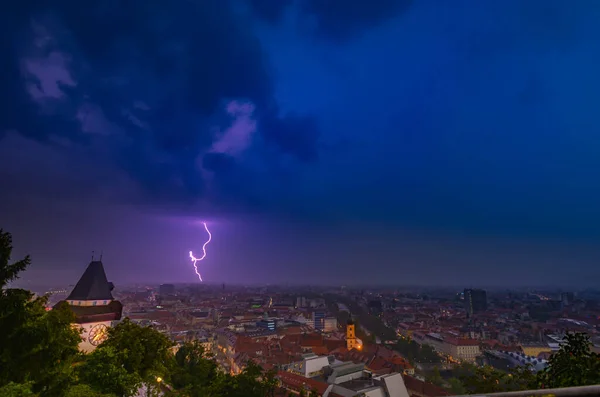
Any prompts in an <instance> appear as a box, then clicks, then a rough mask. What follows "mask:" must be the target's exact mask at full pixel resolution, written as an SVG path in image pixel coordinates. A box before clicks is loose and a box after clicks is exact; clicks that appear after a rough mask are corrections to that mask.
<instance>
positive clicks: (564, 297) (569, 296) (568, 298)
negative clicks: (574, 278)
mask: <svg viewBox="0 0 600 397" xmlns="http://www.w3.org/2000/svg"><path fill="white" fill-rule="evenodd" d="M560 300H561V302H562V305H563V306H569V305H570V304H572V303H573V301H574V300H575V294H574V293H572V292H563V293H562V294H560Z"/></svg>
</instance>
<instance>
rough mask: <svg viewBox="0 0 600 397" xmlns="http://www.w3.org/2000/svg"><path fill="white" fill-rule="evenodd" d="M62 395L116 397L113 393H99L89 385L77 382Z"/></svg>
mask: <svg viewBox="0 0 600 397" xmlns="http://www.w3.org/2000/svg"><path fill="white" fill-rule="evenodd" d="M64 397H116V396H115V395H114V394H104V393H99V392H97V391H95V390H94V389H92V387H90V386H89V385H84V384H79V385H75V386H73V387H71V388H70V389H69V390H68V391H67V392H66V394H65V396H64Z"/></svg>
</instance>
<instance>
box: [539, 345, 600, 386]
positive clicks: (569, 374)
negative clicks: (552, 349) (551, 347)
mask: <svg viewBox="0 0 600 397" xmlns="http://www.w3.org/2000/svg"><path fill="white" fill-rule="evenodd" d="M565 339H566V343H565V344H563V345H562V346H561V347H560V350H559V351H558V352H556V353H555V354H553V355H552V356H550V359H549V360H548V367H547V368H546V369H545V370H544V371H540V372H539V373H538V376H537V382H538V384H539V386H540V387H544V388H553V387H572V386H585V385H596V384H600V355H598V354H596V353H593V352H592V351H591V346H592V344H591V342H590V338H589V337H588V336H587V335H586V334H582V333H572V334H567V335H566V337H565Z"/></svg>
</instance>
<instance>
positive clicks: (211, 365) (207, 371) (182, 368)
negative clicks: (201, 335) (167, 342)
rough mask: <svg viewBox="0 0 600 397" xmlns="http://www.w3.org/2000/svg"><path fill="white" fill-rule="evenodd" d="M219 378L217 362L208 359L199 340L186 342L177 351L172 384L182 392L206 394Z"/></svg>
mask: <svg viewBox="0 0 600 397" xmlns="http://www.w3.org/2000/svg"><path fill="white" fill-rule="evenodd" d="M218 378H219V370H218V368H217V364H216V363H215V361H213V360H209V359H208V357H207V356H206V354H205V351H204V348H203V347H202V345H201V344H200V343H199V342H197V341H193V342H188V343H185V344H183V345H182V346H181V347H180V348H179V349H178V350H177V353H175V356H174V359H173V366H172V368H171V385H172V386H173V387H174V388H175V389H177V390H179V391H180V392H185V393H186V394H187V395H189V396H191V397H196V396H198V397H200V396H204V395H206V394H207V393H208V391H207V390H208V389H209V388H210V385H211V384H212V383H214V382H215V381H216V380H217V379H218Z"/></svg>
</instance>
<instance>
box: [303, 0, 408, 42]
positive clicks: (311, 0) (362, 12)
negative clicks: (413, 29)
mask: <svg viewBox="0 0 600 397" xmlns="http://www.w3.org/2000/svg"><path fill="white" fill-rule="evenodd" d="M412 3H413V0H379V1H361V0H350V1H347V0H329V1H321V0H308V1H305V2H302V3H301V10H302V11H303V12H305V13H307V14H308V15H310V16H312V17H314V19H315V22H316V32H317V34H318V35H320V36H322V37H324V38H326V39H328V40H331V41H333V42H336V43H340V42H345V41H347V40H349V39H352V38H355V37H357V36H359V35H361V34H362V33H364V32H365V31H367V30H368V29H372V28H374V27H376V26H378V25H379V24H381V23H383V22H385V21H387V20H390V19H392V18H394V17H397V16H398V15H399V14H401V13H403V12H406V11H407V10H409V9H410V6H411V5H412Z"/></svg>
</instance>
